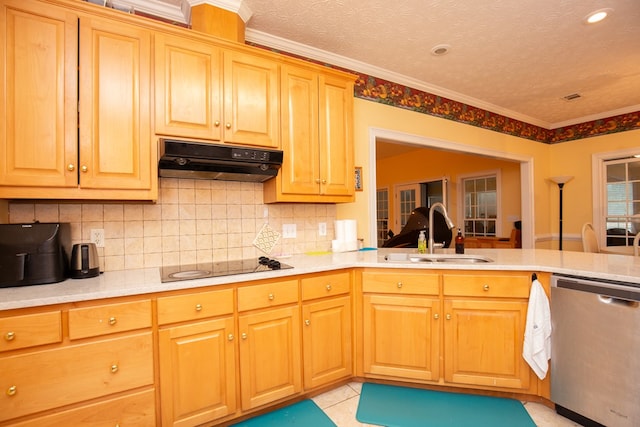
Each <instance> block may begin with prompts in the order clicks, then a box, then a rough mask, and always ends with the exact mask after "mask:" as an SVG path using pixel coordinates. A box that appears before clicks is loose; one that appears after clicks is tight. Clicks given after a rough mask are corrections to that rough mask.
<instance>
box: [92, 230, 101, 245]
mask: <svg viewBox="0 0 640 427" xmlns="http://www.w3.org/2000/svg"><path fill="white" fill-rule="evenodd" d="M91 243H95V244H96V247H98V248H104V228H92V229H91Z"/></svg>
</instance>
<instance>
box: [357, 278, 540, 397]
mask: <svg viewBox="0 0 640 427" xmlns="http://www.w3.org/2000/svg"><path fill="white" fill-rule="evenodd" d="M421 277H422V279H421ZM439 280H440V282H439ZM438 283H441V288H440V286H439V285H438ZM530 285H531V277H530V274H529V273H524V272H497V273H491V272H478V271H472V272H460V273H458V272H444V273H443V274H435V275H434V274H433V273H431V275H429V274H425V273H423V272H418V271H415V270H414V271H407V270H405V271H402V272H399V271H397V270H395V271H390V270H384V269H377V270H367V271H365V272H363V273H362V290H363V304H362V313H363V319H362V337H363V338H362V339H363V359H364V360H363V365H362V366H363V372H364V374H365V376H367V375H369V376H374V377H384V378H389V379H399V380H403V379H404V380H416V381H425V382H431V381H433V382H437V383H439V384H448V385H456V386H473V387H479V388H494V389H500V390H518V391H520V392H531V393H535V392H536V390H535V389H534V388H533V387H534V384H532V382H531V370H530V369H529V367H528V365H527V364H526V362H525V361H524V359H523V358H522V345H523V339H524V329H525V321H526V314H527V306H528V297H529V289H530ZM429 294H431V295H432V296H429Z"/></svg>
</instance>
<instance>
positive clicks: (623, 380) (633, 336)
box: [551, 275, 640, 427]
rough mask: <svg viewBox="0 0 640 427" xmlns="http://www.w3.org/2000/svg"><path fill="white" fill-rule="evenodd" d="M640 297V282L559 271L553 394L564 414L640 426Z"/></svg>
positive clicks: (554, 284) (554, 286)
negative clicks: (593, 277) (603, 278)
mask: <svg viewBox="0 0 640 427" xmlns="http://www.w3.org/2000/svg"><path fill="white" fill-rule="evenodd" d="M639 301H640V285H638V284H633V283H622V282H615V281H607V280H598V279H585V278H579V277H572V276H562V275H553V277H552V280H551V323H552V327H553V331H552V334H551V400H552V401H553V402H554V403H555V404H556V411H557V412H558V413H559V414H562V415H564V416H566V417H568V418H571V419H574V420H575V421H578V422H580V423H581V424H583V425H597V424H591V423H590V421H595V422H596V423H599V424H602V425H605V426H608V427H627V426H629V427H630V426H636V427H637V426H640V403H639V402H640V401H639V399H640V303H639ZM581 417H586V418H587V420H585V419H584V418H581Z"/></svg>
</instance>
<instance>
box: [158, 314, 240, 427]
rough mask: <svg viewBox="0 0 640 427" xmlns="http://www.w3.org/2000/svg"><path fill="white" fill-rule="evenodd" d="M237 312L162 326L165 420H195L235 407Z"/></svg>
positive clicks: (206, 419)
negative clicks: (235, 328) (172, 325)
mask: <svg viewBox="0 0 640 427" xmlns="http://www.w3.org/2000/svg"><path fill="white" fill-rule="evenodd" d="M233 331H234V321H233V317H231V316H230V317H225V318H222V319H215V320H208V321H203V322H198V323H194V324H188V325H184V326H174V327H170V328H163V329H161V330H160V332H159V336H158V339H159V353H160V395H161V397H162V398H161V407H162V425H163V426H195V425H200V424H203V423H205V422H210V421H212V420H216V419H218V418H222V417H225V416H227V415H230V414H233V413H234V412H235V410H236V359H235V341H234V339H235V336H234V333H233Z"/></svg>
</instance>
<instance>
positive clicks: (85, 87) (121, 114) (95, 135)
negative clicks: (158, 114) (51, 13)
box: [78, 17, 155, 190]
mask: <svg viewBox="0 0 640 427" xmlns="http://www.w3.org/2000/svg"><path fill="white" fill-rule="evenodd" d="M150 78H151V32H150V31H149V30H147V29H143V28H139V27H135V26H130V25H126V24H123V23H120V22H112V21H109V20H106V19H100V18H93V17H92V18H81V19H80V144H79V145H80V153H79V163H78V167H79V168H80V173H79V175H80V186H81V187H83V188H104V189H134V190H148V189H150V188H151V176H152V173H151V171H152V165H151V161H150V159H151V145H152V144H151V133H150V132H151V126H150V121H149V113H150V109H149V106H150V105H149V104H150V86H151V85H150ZM153 170H155V169H153Z"/></svg>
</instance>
